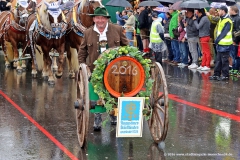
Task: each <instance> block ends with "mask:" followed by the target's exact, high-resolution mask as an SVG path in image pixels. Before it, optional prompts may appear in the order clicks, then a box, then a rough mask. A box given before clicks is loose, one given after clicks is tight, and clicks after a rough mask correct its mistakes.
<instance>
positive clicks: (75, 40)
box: [66, 0, 103, 78]
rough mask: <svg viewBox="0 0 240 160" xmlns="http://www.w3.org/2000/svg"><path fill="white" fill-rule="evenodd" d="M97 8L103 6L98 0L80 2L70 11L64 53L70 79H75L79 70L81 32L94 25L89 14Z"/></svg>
mask: <svg viewBox="0 0 240 160" xmlns="http://www.w3.org/2000/svg"><path fill="white" fill-rule="evenodd" d="M99 6H103V5H102V3H101V1H100V0H82V1H81V3H80V5H78V3H75V7H74V8H73V10H72V14H71V18H72V21H71V23H70V24H69V28H68V30H69V31H68V33H67V36H66V52H67V59H68V68H69V77H70V78H75V73H76V72H78V69H79V68H78V66H79V64H78V57H77V53H78V50H79V48H80V44H81V41H82V38H83V32H84V30H86V29H87V28H89V27H91V26H92V25H93V24H94V22H93V18H92V17H91V16H90V15H89V14H93V13H94V9H95V8H97V7H99Z"/></svg>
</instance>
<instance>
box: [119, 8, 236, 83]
mask: <svg viewBox="0 0 240 160" xmlns="http://www.w3.org/2000/svg"><path fill="white" fill-rule="evenodd" d="M161 7H162V6H161ZM127 12H131V13H134V14H133V15H134V16H135V21H134V23H129V21H128V19H129V17H130V16H133V15H132V14H127ZM126 15H127V16H126ZM116 18H117V20H118V24H119V25H122V26H124V27H125V28H128V27H129V26H131V27H132V29H134V31H132V30H131V32H130V33H128V32H129V30H128V29H126V31H127V33H126V36H127V38H128V39H129V40H130V41H129V42H130V45H134V44H133V43H132V42H133V36H132V35H134V33H136V40H137V43H136V45H137V47H138V48H139V50H141V51H143V52H146V53H150V52H153V53H154V55H155V57H156V61H158V62H160V63H162V60H161V61H160V60H159V57H161V59H163V60H164V61H165V62H169V63H171V64H172V65H177V66H179V67H188V68H189V69H196V70H198V71H205V72H209V71H210V70H211V67H213V66H214V74H213V76H210V77H209V79H211V80H228V79H229V76H230V75H236V76H240V72H239V67H240V61H239V60H240V58H239V57H240V55H239V52H238V50H240V49H238V48H239V47H238V46H239V42H240V17H239V9H238V7H237V6H236V5H233V6H230V7H228V6H225V5H223V6H221V7H220V8H218V9H216V8H210V9H209V11H207V10H206V9H196V10H194V9H185V10H173V9H171V6H169V10H168V12H157V11H156V9H155V7H139V8H138V9H137V10H135V11H132V10H130V11H126V10H124V11H122V15H120V13H119V12H117V14H116ZM131 19H133V18H131ZM131 22H132V20H131ZM129 34H130V35H129ZM159 38H160V39H161V40H160V39H159ZM162 41H163V42H164V45H161V47H160V42H162ZM156 42H157V43H158V45H156V44H157V43H156ZM166 53H167V54H166ZM160 54H161V55H160ZM158 55H160V56H158Z"/></svg>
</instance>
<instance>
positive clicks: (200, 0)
mask: <svg viewBox="0 0 240 160" xmlns="http://www.w3.org/2000/svg"><path fill="white" fill-rule="evenodd" d="M180 7H181V8H193V9H201V8H206V7H210V6H209V4H208V2H207V1H206V0H184V1H183V2H182V3H181V5H180Z"/></svg>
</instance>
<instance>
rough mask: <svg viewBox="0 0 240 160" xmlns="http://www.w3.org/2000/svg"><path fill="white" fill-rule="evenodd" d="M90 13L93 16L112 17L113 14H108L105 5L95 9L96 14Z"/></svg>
mask: <svg viewBox="0 0 240 160" xmlns="http://www.w3.org/2000/svg"><path fill="white" fill-rule="evenodd" d="M89 15H90V16H92V17H94V16H103V17H107V18H111V16H110V15H109V14H108V11H107V9H106V8H105V7H97V8H96V9H95V10H94V14H89Z"/></svg>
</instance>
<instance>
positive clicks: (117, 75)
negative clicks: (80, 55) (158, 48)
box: [74, 46, 168, 147]
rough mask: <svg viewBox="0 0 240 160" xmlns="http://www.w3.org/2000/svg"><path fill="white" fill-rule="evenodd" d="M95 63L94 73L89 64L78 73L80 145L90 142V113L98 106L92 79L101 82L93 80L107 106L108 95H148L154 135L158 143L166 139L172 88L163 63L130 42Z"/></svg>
mask: <svg viewBox="0 0 240 160" xmlns="http://www.w3.org/2000/svg"><path fill="white" fill-rule="evenodd" d="M94 64H95V69H94V71H93V73H91V72H90V70H89V69H88V66H87V65H86V64H80V68H79V73H78V76H77V101H75V104H74V106H75V109H76V122H77V135H78V140H79V143H80V146H81V147H83V145H84V142H86V138H87V133H88V126H89V113H90V109H92V107H94V105H92V103H93V100H91V98H90V94H89V92H90V88H89V83H90V82H91V83H97V81H98V82H100V83H97V84H92V86H93V88H94V92H97V94H98V95H99V97H100V98H99V100H95V104H96V105H102V106H103V107H104V106H105V107H107V105H109V103H108V102H107V101H109V99H106V97H108V96H110V99H111V98H112V99H111V100H115V101H116V103H117V98H118V97H134V96H139V97H143V96H145V97H146V99H147V100H148V104H145V105H144V113H143V114H144V115H145V116H148V117H149V119H148V120H147V122H148V126H149V129H150V133H151V135H152V138H153V140H154V142H156V143H159V142H161V141H164V140H165V138H166V135H167V130H168V89H167V82H166V78H165V74H164V71H163V68H162V66H161V65H160V64H159V63H158V62H153V61H151V60H149V59H144V58H143V56H142V53H141V52H139V51H138V50H137V48H135V47H129V46H128V47H118V48H111V49H108V50H107V51H105V52H104V53H102V54H101V55H100V56H99V58H98V59H97V60H96V61H95V63H94ZM100 70H103V72H102V71H100ZM99 71H100V72H99ZM90 79H91V80H90ZM147 92H149V93H147ZM140 93H141V94H140ZM108 98H109V97H108ZM116 107H117V105H113V107H112V110H109V108H108V110H107V112H108V114H114V110H115V112H116V110H117V108H116Z"/></svg>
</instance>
